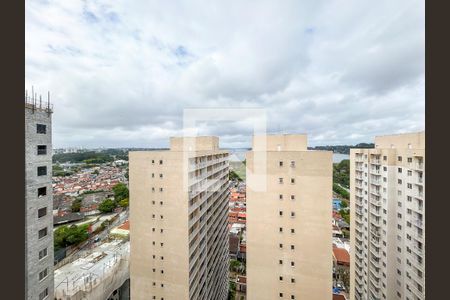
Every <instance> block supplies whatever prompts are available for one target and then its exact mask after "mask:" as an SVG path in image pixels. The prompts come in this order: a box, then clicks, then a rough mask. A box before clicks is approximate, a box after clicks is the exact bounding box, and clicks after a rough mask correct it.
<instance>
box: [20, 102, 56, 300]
mask: <svg viewBox="0 0 450 300" xmlns="http://www.w3.org/2000/svg"><path fill="white" fill-rule="evenodd" d="M38 123H39V124H45V125H46V126H47V133H46V134H37V133H36V124H38ZM37 145H47V155H37ZM38 166H46V167H47V175H46V176H37V167H38ZM51 175H52V120H51V114H50V115H49V114H48V113H47V112H45V111H43V110H39V109H38V110H34V111H33V110H32V109H31V108H30V107H29V106H27V107H26V108H25V176H26V177H25V209H26V211H25V225H26V228H25V230H26V232H25V234H26V239H25V252H26V261H25V274H27V276H26V289H27V290H26V293H27V299H30V300H31V299H33V300H34V299H39V294H40V293H41V292H42V291H43V290H44V289H45V288H48V294H49V299H53V216H52V209H53V198H52V181H51ZM40 187H47V195H46V196H44V197H40V198H38V196H37V189H38V188H40ZM43 207H47V215H46V216H44V217H42V218H38V209H40V208H43ZM45 227H47V232H48V235H47V236H46V237H44V238H42V239H38V231H39V230H40V229H42V228H45ZM44 248H47V253H48V255H47V257H45V258H43V259H41V260H39V251H40V250H42V249H44ZM45 268H48V276H47V277H46V278H45V279H44V280H42V281H39V277H38V276H39V272H41V271H42V270H44V269H45Z"/></svg>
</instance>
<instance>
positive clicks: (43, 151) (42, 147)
mask: <svg viewBox="0 0 450 300" xmlns="http://www.w3.org/2000/svg"><path fill="white" fill-rule="evenodd" d="M37 154H38V155H46V154H47V145H38V146H37Z"/></svg>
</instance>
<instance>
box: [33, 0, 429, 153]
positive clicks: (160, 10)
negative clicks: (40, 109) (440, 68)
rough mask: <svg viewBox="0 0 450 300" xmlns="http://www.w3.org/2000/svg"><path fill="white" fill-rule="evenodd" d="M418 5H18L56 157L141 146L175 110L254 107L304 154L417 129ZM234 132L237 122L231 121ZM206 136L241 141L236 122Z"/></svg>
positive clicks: (152, 142)
mask: <svg viewBox="0 0 450 300" xmlns="http://www.w3.org/2000/svg"><path fill="white" fill-rule="evenodd" d="M424 18H425V17H424V3H423V1H406V0H405V1H377V2H376V4H375V3H373V2H369V1H356V0H354V1H343V0H335V1H302V2H300V1H282V2H280V1H228V2H223V1H208V2H204V1H202V2H200V1H165V2H161V1H124V0H122V1H114V2H111V1H106V0H104V1H103V0H96V1H32V0H27V1H26V85H27V87H28V88H30V87H31V85H34V86H35V88H36V89H37V90H38V91H41V92H42V93H43V94H44V93H45V92H46V91H47V90H50V91H51V94H52V99H53V101H54V107H55V113H54V116H53V118H54V121H53V127H54V145H55V146H56V147H60V146H77V145H81V146H109V147H112V146H147V147H158V146H164V145H167V143H168V137H169V136H171V135H177V134H181V132H182V128H181V126H182V120H181V117H182V113H183V109H184V108H203V107H245V108H248V107H259V108H266V109H267V112H268V122H269V123H268V124H267V126H268V128H269V130H270V131H272V132H275V131H278V130H280V131H283V132H302V133H304V132H305V133H308V134H309V136H310V139H309V140H310V141H311V144H313V145H317V144H331V143H339V144H344V143H358V142H370V141H372V140H373V136H374V135H378V134H389V133H394V132H406V131H415V130H422V129H423V128H424V104H425V100H424V97H425V96H424ZM237 121H241V120H237ZM207 125H208V126H206V127H205V128H202V129H201V131H202V130H203V131H204V132H207V133H208V134H217V135H220V136H221V138H222V145H223V146H242V145H248V144H249V143H250V138H249V135H250V134H251V130H250V128H247V127H246V123H245V122H236V123H234V124H232V123H228V122H227V123H226V124H223V123H220V122H218V123H217V124H216V123H211V124H207Z"/></svg>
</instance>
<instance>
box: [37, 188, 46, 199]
mask: <svg viewBox="0 0 450 300" xmlns="http://www.w3.org/2000/svg"><path fill="white" fill-rule="evenodd" d="M46 195H47V187H46V186H44V187H41V188H38V197H43V196H46Z"/></svg>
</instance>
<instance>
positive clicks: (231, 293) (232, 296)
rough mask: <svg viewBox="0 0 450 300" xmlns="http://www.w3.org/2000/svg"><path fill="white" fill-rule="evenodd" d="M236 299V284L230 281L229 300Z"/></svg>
mask: <svg viewBox="0 0 450 300" xmlns="http://www.w3.org/2000/svg"><path fill="white" fill-rule="evenodd" d="M235 298H236V283H235V282H233V281H229V286H228V299H229V300H234V299H235Z"/></svg>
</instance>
